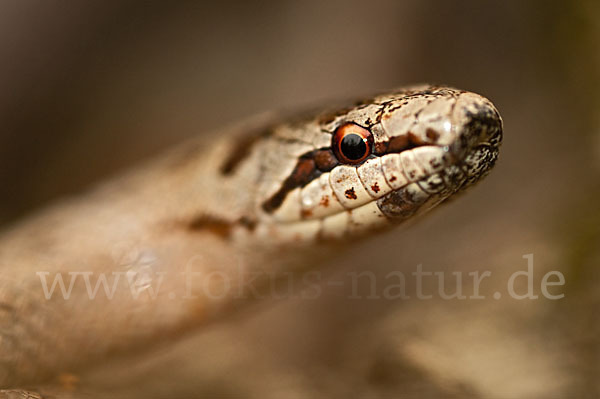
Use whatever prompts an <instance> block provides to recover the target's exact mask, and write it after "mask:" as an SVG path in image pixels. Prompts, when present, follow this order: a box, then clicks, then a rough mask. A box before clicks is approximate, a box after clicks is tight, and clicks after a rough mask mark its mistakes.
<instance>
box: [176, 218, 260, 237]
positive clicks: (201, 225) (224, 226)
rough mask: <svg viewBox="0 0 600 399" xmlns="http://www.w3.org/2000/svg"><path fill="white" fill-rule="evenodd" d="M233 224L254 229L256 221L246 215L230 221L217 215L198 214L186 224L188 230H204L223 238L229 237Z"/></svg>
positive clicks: (250, 229)
mask: <svg viewBox="0 0 600 399" xmlns="http://www.w3.org/2000/svg"><path fill="white" fill-rule="evenodd" d="M235 226H241V227H244V228H245V229H246V230H248V231H254V229H255V228H256V221H255V220H252V219H249V218H247V217H242V218H240V219H239V220H237V221H230V220H226V219H221V218H219V217H217V216H211V215H200V216H198V217H196V218H194V219H193V220H192V221H191V222H189V223H187V224H186V227H187V228H188V230H191V231H195V232H200V231H206V232H208V233H211V234H214V235H216V236H218V237H220V238H222V239H224V240H226V239H229V238H230V237H231V233H232V231H233V229H234V227H235Z"/></svg>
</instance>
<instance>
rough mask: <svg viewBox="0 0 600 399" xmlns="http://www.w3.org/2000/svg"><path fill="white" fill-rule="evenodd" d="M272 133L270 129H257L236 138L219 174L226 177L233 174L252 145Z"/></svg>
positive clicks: (247, 154)
mask: <svg viewBox="0 0 600 399" xmlns="http://www.w3.org/2000/svg"><path fill="white" fill-rule="evenodd" d="M272 131H273V130H272V129H271V128H267V129H257V130H255V131H254V132H251V133H249V134H247V135H244V136H240V137H238V138H237V140H236V142H235V144H234V145H233V147H232V148H231V150H230V152H229V155H228V156H227V158H225V162H223V164H222V165H221V168H220V171H221V174H223V175H225V176H227V175H231V174H232V173H233V172H235V170H236V168H237V167H238V166H239V165H240V164H241V163H242V161H243V160H244V159H246V158H247V157H248V156H249V155H250V153H251V152H252V148H253V146H254V144H256V143H257V142H258V141H260V139H262V138H264V137H267V136H268V135H270V134H271V133H272Z"/></svg>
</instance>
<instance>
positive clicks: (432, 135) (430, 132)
mask: <svg viewBox="0 0 600 399" xmlns="http://www.w3.org/2000/svg"><path fill="white" fill-rule="evenodd" d="M425 136H427V138H428V139H429V140H431V141H432V142H436V141H437V139H439V138H440V133H439V132H438V131H437V130H435V129H432V128H427V130H426V131H425Z"/></svg>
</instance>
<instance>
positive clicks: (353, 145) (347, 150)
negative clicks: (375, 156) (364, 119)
mask: <svg viewBox="0 0 600 399" xmlns="http://www.w3.org/2000/svg"><path fill="white" fill-rule="evenodd" d="M331 148H333V153H334V154H335V156H336V157H337V159H338V160H339V161H340V162H342V163H349V164H356V163H359V162H362V161H363V160H364V159H365V158H366V157H368V156H369V155H370V154H371V149H372V148H373V135H372V134H371V132H370V131H369V130H367V129H365V128H364V127H362V126H359V125H357V124H355V123H345V124H343V125H341V126H340V127H338V128H337V129H336V130H335V133H333V139H332V143H331Z"/></svg>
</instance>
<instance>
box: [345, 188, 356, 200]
mask: <svg viewBox="0 0 600 399" xmlns="http://www.w3.org/2000/svg"><path fill="white" fill-rule="evenodd" d="M344 195H345V196H346V198H348V199H353V200H355V199H356V198H357V197H356V192H355V191H354V187H352V188H349V189H348V190H346V192H345V193H344Z"/></svg>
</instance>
